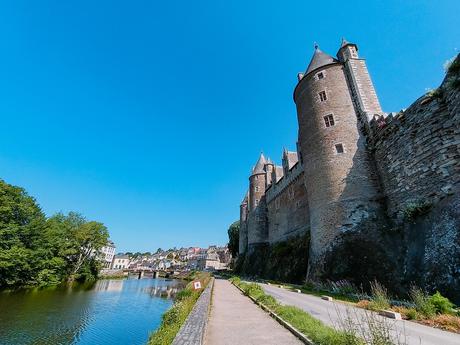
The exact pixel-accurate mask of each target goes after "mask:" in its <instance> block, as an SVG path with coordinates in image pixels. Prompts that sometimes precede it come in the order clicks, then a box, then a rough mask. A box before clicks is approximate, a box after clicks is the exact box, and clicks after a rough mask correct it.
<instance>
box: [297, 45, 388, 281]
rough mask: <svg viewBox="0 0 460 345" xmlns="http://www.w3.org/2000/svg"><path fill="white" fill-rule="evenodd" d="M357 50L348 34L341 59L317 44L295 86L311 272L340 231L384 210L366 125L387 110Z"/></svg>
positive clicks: (350, 228)
mask: <svg viewBox="0 0 460 345" xmlns="http://www.w3.org/2000/svg"><path fill="white" fill-rule="evenodd" d="M357 50H358V48H357V46H356V45H355V44H352V43H348V42H346V41H345V40H343V41H342V45H341V47H340V49H339V51H338V53H337V59H336V58H333V57H332V56H330V55H328V54H326V53H324V52H322V51H321V50H320V49H319V48H318V47H317V46H316V47H315V52H314V54H313V57H312V59H311V61H310V64H309V65H308V68H307V70H306V72H305V73H304V74H299V77H298V79H299V82H298V84H297V86H296V88H295V90H294V102H295V104H296V106H297V117H298V123H299V139H298V142H299V148H300V152H301V156H302V160H303V168H304V174H305V175H304V182H305V187H306V189H307V197H308V204H309V212H310V231H311V248H310V272H311V270H321V265H320V262H321V259H322V255H323V253H324V252H325V251H326V250H327V249H328V247H329V246H330V244H332V243H333V241H334V240H335V239H336V237H337V236H338V235H339V234H341V233H343V232H346V231H351V230H353V228H354V226H355V225H357V224H358V223H359V222H361V221H363V220H364V219H367V218H369V217H376V214H377V213H378V210H379V203H378V202H377V199H378V198H379V192H378V183H377V178H376V172H375V169H374V168H373V165H372V163H371V159H370V156H369V153H368V152H367V149H366V139H365V137H364V131H365V128H366V126H367V123H368V121H369V119H372V118H373V116H374V114H381V113H382V110H381V108H380V104H379V101H378V99H377V95H376V93H375V90H374V87H373V85H372V82H371V80H370V77H369V73H368V71H367V67H366V62H365V60H363V59H360V58H359V57H358V53H357ZM312 275H313V276H314V275H315V273H314V272H313V273H312Z"/></svg>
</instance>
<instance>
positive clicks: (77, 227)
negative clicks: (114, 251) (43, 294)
mask: <svg viewBox="0 0 460 345" xmlns="http://www.w3.org/2000/svg"><path fill="white" fill-rule="evenodd" d="M107 241H108V231H107V228H106V227H105V226H104V225H103V224H102V223H99V222H95V221H87V220H86V219H85V218H84V217H83V216H82V215H80V214H78V213H75V212H70V213H69V214H67V215H64V214H62V213H58V214H56V215H54V216H52V217H50V218H46V216H45V214H44V213H43V211H42V210H41V209H40V207H39V206H38V204H37V202H36V201H35V199H34V198H33V197H31V196H29V195H28V194H27V192H26V191H25V190H24V189H23V188H20V187H15V186H12V185H9V184H7V183H5V182H4V181H3V180H0V288H2V287H18V286H26V285H49V284H57V283H60V282H61V281H64V280H66V279H69V278H70V279H71V280H73V279H77V280H87V279H94V278H95V277H96V276H97V273H98V269H99V260H98V258H99V251H100V249H101V248H102V247H103V246H104V245H105V244H107Z"/></svg>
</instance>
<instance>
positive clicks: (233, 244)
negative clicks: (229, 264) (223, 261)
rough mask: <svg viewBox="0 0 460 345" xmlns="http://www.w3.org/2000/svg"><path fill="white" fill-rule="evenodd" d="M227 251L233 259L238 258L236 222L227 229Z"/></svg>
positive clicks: (238, 238) (238, 223) (238, 240)
mask: <svg viewBox="0 0 460 345" xmlns="http://www.w3.org/2000/svg"><path fill="white" fill-rule="evenodd" d="M227 233H228V249H229V250H230V253H232V256H233V257H234V258H235V257H237V256H238V252H239V242H240V222H239V221H236V222H234V223H233V224H232V225H230V227H229V228H228V231H227Z"/></svg>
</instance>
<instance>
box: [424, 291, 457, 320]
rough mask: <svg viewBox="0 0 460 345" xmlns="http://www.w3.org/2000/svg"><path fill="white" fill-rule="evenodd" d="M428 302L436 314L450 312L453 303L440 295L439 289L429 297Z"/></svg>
mask: <svg viewBox="0 0 460 345" xmlns="http://www.w3.org/2000/svg"><path fill="white" fill-rule="evenodd" d="M430 303H431V304H432V305H433V307H434V310H435V311H436V313H438V314H451V313H452V309H453V308H454V304H453V303H452V302H451V301H449V299H448V298H447V297H444V296H443V295H441V293H440V292H439V291H436V293H435V294H434V295H433V296H431V297H430Z"/></svg>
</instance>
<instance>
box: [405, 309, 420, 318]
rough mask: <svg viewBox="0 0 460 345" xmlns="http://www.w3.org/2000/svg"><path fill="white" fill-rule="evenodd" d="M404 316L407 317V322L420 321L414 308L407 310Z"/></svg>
mask: <svg viewBox="0 0 460 345" xmlns="http://www.w3.org/2000/svg"><path fill="white" fill-rule="evenodd" d="M405 315H406V316H407V318H408V319H409V320H419V319H420V315H419V313H418V312H417V310H416V309H414V308H410V309H407V310H406V313H405Z"/></svg>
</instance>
